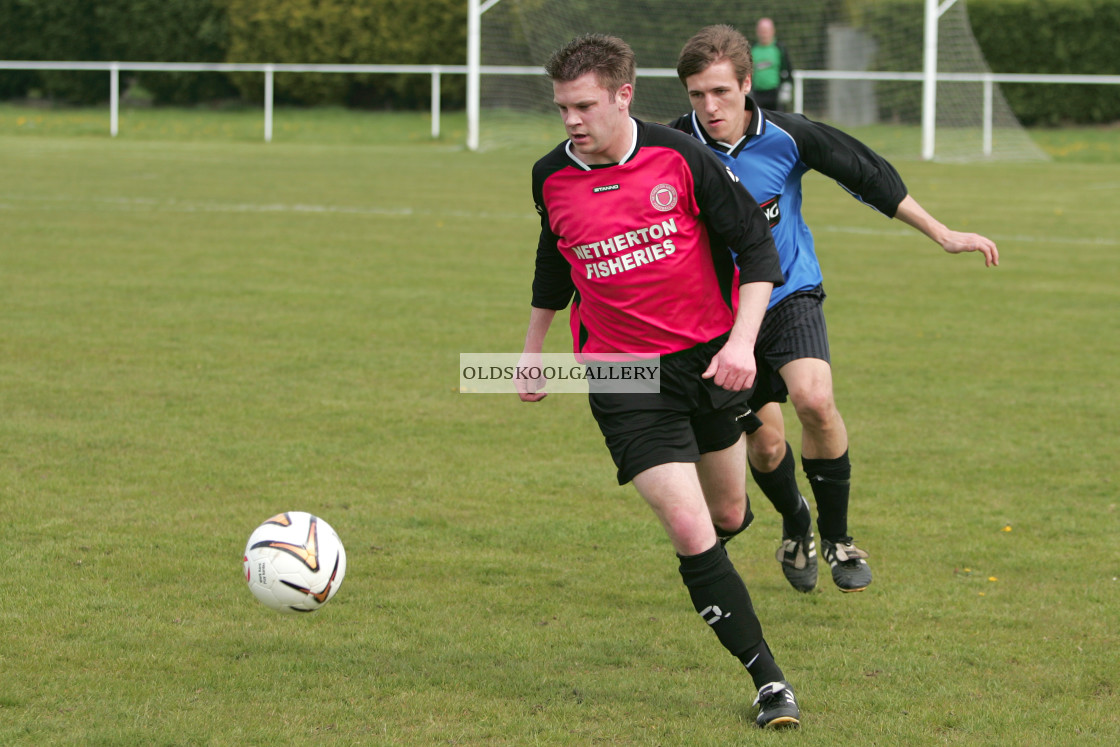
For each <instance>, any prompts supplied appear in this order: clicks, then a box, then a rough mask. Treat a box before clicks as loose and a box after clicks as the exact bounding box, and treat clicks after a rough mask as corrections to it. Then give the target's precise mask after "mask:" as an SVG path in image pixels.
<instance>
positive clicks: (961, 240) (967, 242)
mask: <svg viewBox="0 0 1120 747" xmlns="http://www.w3.org/2000/svg"><path fill="white" fill-rule="evenodd" d="M941 246H942V248H943V249H944V250H945V251H947V252H949V254H961V253H962V252H980V253H981V254H983V255H984V266H985V267H994V266H997V265H999V249H997V248H996V242H994V241H992V240H991V239H989V238H988V237H986V236H981V235H980V234H978V233H961V232H960V231H949V233H948V235H946V236H945V238H944V239H942V241H941Z"/></svg>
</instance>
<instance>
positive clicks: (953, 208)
mask: <svg viewBox="0 0 1120 747" xmlns="http://www.w3.org/2000/svg"><path fill="white" fill-rule="evenodd" d="M21 111H22V110H15V109H13V108H11V107H7V108H3V107H0V507H2V508H3V514H4V518H5V520H6V525H7V527H8V528H7V529H6V530H5V539H4V540H3V543H2V546H3V548H4V557H5V558H6V560H7V562H8V568H9V571H8V575H9V578H10V580H12V581H13V583H12V584H11V585H9V589H8V593H7V594H6V595H5V599H6V603H5V604H4V605H3V606H2V607H0V668H2V671H3V672H4V680H5V686H4V688H3V692H2V693H0V743H3V744H20V745H43V744H74V745H152V744H160V745H188V744H189V745H194V744H215V745H226V744H231V745H232V744H269V743H278V744H294V743H323V744H347V745H349V744H369V745H423V744H433V745H434V744H459V745H467V744H470V745H482V744H485V745H527V744H544V745H582V744H597V743H609V744H633V745H689V746H690V747H693V746H697V745H700V746H704V745H712V746H713V747H714V746H716V745H726V744H778V743H783V744H788V743H792V742H794V741H796V742H799V743H802V744H814V745H816V744H826V743H831V744H873V745H1012V744H1013V745H1024V746H1025V745H1069V744H1093V745H1097V744H1099V745H1112V744H1116V743H1117V742H1118V741H1120V646H1118V643H1120V641H1118V635H1117V620H1118V619H1120V580H1118V577H1120V553H1118V551H1117V549H1116V547H1117V545H1116V535H1117V529H1118V527H1120V513H1118V508H1117V504H1118V494H1120V487H1118V483H1117V478H1116V474H1115V472H1116V470H1115V468H1116V464H1117V454H1120V429H1118V428H1117V422H1120V391H1118V389H1117V385H1116V366H1117V363H1118V361H1120V237H1118V236H1117V232H1116V219H1115V213H1114V210H1115V203H1116V201H1117V198H1118V197H1120V157H1116V158H1108V157H1103V156H1097V157H1095V158H1093V159H1084V160H1086V161H1090V160H1091V161H1092V162H1077V160H1078V159H1077V155H1076V154H1077V153H1090V152H1093V150H1094V148H1095V147H1096V146H1095V145H1093V144H1092V143H1094V142H1095V143H1104V144H1107V143H1111V145H1110V147H1111V151H1110V152H1111V153H1113V154H1115V153H1116V152H1117V151H1116V147H1115V142H1114V141H1115V139H1116V136H1115V131H1103V130H1102V131H1095V132H1094V133H1087V134H1085V138H1086V142H1087V143H1089V144H1087V145H1085V147H1084V148H1081V149H1079V150H1073V151H1070V153H1067V154H1066V156H1062V155H1061V154H1059V153H1055V155H1056V157H1057V160H1056V161H1055V162H1053V163H1032V164H981V165H971V166H967V165H952V166H950V165H939V164H927V163H918V162H903V163H899V164H898V165H899V167H900V170H901V171H902V173H903V176H904V177H905V178H906V180H907V183H908V186H909V187H910V190H911V193H912V194H914V195H915V197H917V199H918V200H919V201H921V202H922V203H923V204H924V205H925V206H926V207H927V208H929V209H930V210H931V211H932V212H934V213H935V214H937V215H938V216H939V217H941V218H942V219H943V220H945V221H946V222H947V223H949V224H951V225H953V226H955V227H959V228H962V229H967V230H975V231H979V232H982V233H985V234H987V235H989V236H991V237H993V238H994V239H996V241H997V242H998V244H999V247H1000V252H1001V257H1002V259H1001V266H1000V267H999V268H998V269H985V268H984V267H983V263H982V261H980V260H979V258H978V257H976V256H959V257H951V256H948V255H945V254H944V253H943V252H941V251H940V249H938V248H937V247H936V246H935V245H934V244H932V243H931V242H929V241H928V240H926V239H924V238H922V237H920V236H918V235H917V234H916V233H914V232H912V231H910V230H909V229H907V228H906V227H905V226H902V225H901V224H898V223H895V222H891V221H888V220H886V219H884V218H882V217H881V216H879V215H877V214H875V213H873V212H872V211H870V210H867V209H865V208H863V207H861V206H859V205H858V204H856V203H855V202H854V201H853V200H852V199H851V198H850V197H848V196H847V195H846V194H845V193H844V192H843V191H842V190H840V189H839V188H837V187H836V186H835V185H834V184H832V183H831V182H829V181H827V180H825V179H823V178H819V177H814V178H811V179H809V180H807V182H806V212H807V214H808V215H809V218H810V223H811V224H812V225H813V226H814V230H815V234H816V237H817V242H818V249H819V253H820V255H821V257H822V262H823V264H824V270H825V277H826V287H827V289H828V291H829V293H830V298H829V301H828V303H827V304H826V309H827V312H828V314H829V324H830V333H831V337H832V343H833V353H834V365H835V369H836V378H837V397H838V401H839V404H840V408H841V411H842V412H843V413H844V415H845V419H846V421H847V423H848V426H849V430H850V433H851V438H852V451H851V453H852V459H853V463H854V469H855V473H854V479H855V489H854V493H853V508H852V517H851V520H852V528H853V530H854V532H855V534H856V537H857V540H858V541H859V544H860V545H861V546H862V547H865V548H867V549H868V550H870V551H871V553H872V558H871V563H872V568H873V569H874V572H875V582H874V584H873V585H872V586H871V587H870V588H869V589H868V590H867V591H866V592H864V593H862V594H856V595H844V594H841V593H839V592H838V591H837V590H836V589H835V588H833V587H832V586H831V583H829V582H827V580H825V578H822V582H823V583H822V586H821V587H820V589H819V590H818V591H817V592H815V593H813V594H809V595H800V594H797V593H795V592H794V591H793V590H792V589H790V588H789V587H788V585H787V584H786V582H785V580H784V579H783V578H782V575H781V573H780V571H779V569H778V566H777V563H775V562H774V559H773V553H774V549H775V547H776V546H777V541H778V536H779V533H780V522H779V519H778V517H777V516H776V514H774V513H773V512H772V511H770V510H769V508H768V507H767V506H765V499H763V498H761V495H760V494H759V493H758V491H757V490H755V491H753V494H754V495H755V496H756V507H758V508H759V509H761V510H759V511H758V513H759V514H760V515H759V518H758V520H757V521H756V524H755V526H754V527H753V528H752V529H751V530H750V531H749V532H748V533H747V534H746V535H744V536H743V537H741V538H740V539H738V540H736V541H735V542H734V543H733V544H732V545H731V546H730V550H731V555H732V557H733V559H734V560H735V562H736V564H737V566H738V567H739V569H740V571H741V572H742V573H743V575H744V576H745V577H746V579H747V581H748V584H749V585H750V588H751V590H752V595H753V598H754V601H755V604H756V607H757V608H758V610H759V613H760V616H761V618H762V620H763V623H764V625H765V626H766V630H767V638H768V640H769V642H770V644H771V646H772V647H773V649H774V651H775V653H776V655H777V656H778V659H779V661H780V663H781V664H782V665H783V667H784V669H785V671H786V673H787V675H788V676H789V677H790V679H791V680H792V682H793V683H794V685H795V687H796V688H797V690H798V694H799V699H800V701H801V705H802V709H803V715H804V722H803V729H802V730H801V732H800V733H797V734H771V733H761V732H759V731H758V730H756V729H755V727H754V726H753V724H752V709H751V708H750V703H751V700H752V699H753V696H754V693H753V691H752V688H751V687H750V682H749V678H748V677H747V676H746V675H745V673H744V672H743V671H742V668H741V666H740V665H739V664H738V663H737V662H736V661H735V660H733V659H732V658H731V657H730V656H728V655H727V654H726V653H725V652H724V650H723V649H722V648H721V647H720V646H719V645H718V642H717V641H716V639H715V637H714V636H713V635H712V634H711V633H710V632H708V631H707V630H706V629H705V628H706V626H705V625H704V624H703V623H702V622H701V621H700V620H699V619H698V618H697V616H696V614H695V613H694V612H693V611H692V609H691V605H690V603H689V601H688V597H687V593H686V592H685V589H684V587H683V586H682V585H681V583H680V580H679V575H678V573H677V569H676V562H675V559H674V558H673V554H672V550H671V548H670V546H669V544H668V542H667V540H666V539H665V538H664V536H663V533H662V531H661V529H660V528H659V526H658V525H657V523H656V521H655V519H654V518H653V516H652V514H651V513H650V512H649V510H648V509H647V508H645V507H644V505H643V504H642V502H641V500H640V499H639V498H638V496H637V494H636V493H635V492H634V491H633V489H632V488H630V487H626V488H618V487H617V486H615V485H614V484H613V466H612V465H611V463H610V459H609V457H608V455H607V452H606V450H605V448H604V447H603V445H602V442H601V437H600V436H599V433H598V430H597V428H596V426H595V424H594V422H593V420H592V418H591V416H590V414H589V413H588V412H587V405H586V402H585V401H584V400H583V399H582V398H580V397H578V396H562V395H556V396H553V397H550V398H549V399H547V400H546V401H544V402H542V403H539V404H536V405H526V404H522V403H520V402H518V401H517V400H516V399H515V398H513V397H512V396H511V397H503V396H496V395H467V394H459V393H458V392H457V391H456V387H457V384H458V380H457V373H458V369H457V366H458V355H459V353H460V352H516V351H518V350H519V349H520V345H521V341H522V335H523V334H524V325H525V322H526V321H527V319H528V303H529V283H530V280H531V277H532V260H533V251H534V245H535V234H536V226H537V222H536V218H535V214H534V212H533V209H532V204H531V200H530V198H529V194H528V187H529V166H530V164H531V162H532V160H533V159H534V158H535V157H536V156H538V155H540V153H539V152H538V151H527V150H522V151H518V150H509V151H496V152H492V153H486V154H472V153H467V152H465V151H464V150H463V149H462V147H461V146H460V145H459V143H461V142H462V132H461V120H459V125H458V126H459V128H460V129H459V131H458V132H457V133H456V132H455V131H454V128H455V125H454V123H453V122H449V126H448V128H447V131H446V137H445V138H444V139H443V140H441V141H440V142H436V143H432V142H430V141H428V139H427V137H426V135H427V127H428V125H427V122H426V121H425V120H423V118H421V117H411V118H409V117H404V116H391V117H385V118H382V117H373V116H365V117H361V118H359V117H351V116H349V115H347V114H341V113H339V114H338V116H335V117H332V116H329V114H326V115H324V114H320V115H317V116H318V120H317V121H318V123H319V124H317V125H316V124H315V123H314V122H312V123H311V124H308V125H307V127H308V128H310V129H308V130H303V129H298V130H296V131H293V133H291V134H290V136H287V137H285V136H284V135H283V134H282V133H283V130H281V129H279V128H278V130H277V141H276V142H273V143H272V144H269V145H265V144H263V143H261V142H259V140H258V137H259V129H258V130H257V131H256V133H255V134H253V133H252V132H250V129H251V127H254V126H257V127H259V120H257V119H255V118H253V123H252V124H250V123H248V122H247V121H246V120H243V119H239V117H245V116H246V115H244V114H243V113H233V114H228V113H216V112H204V113H199V114H198V115H197V116H198V119H197V121H196V124H195V125H190V126H186V125H184V127H186V131H184V132H174V131H171V130H169V131H168V132H166V133H165V134H158V135H157V134H154V133H153V132H152V131H149V133H148V135H146V136H140V135H139V134H137V133H136V131H134V130H129V129H127V128H126V127H125V122H124V119H125V118H124V117H122V136H121V137H119V138H117V139H116V140H111V139H109V138H108V136H107V117H105V118H104V119H99V120H98V123H99V124H98V127H99V128H103V129H100V130H99V129H98V128H94V127H92V126H91V127H90V129H89V130H88V131H85V130H75V129H73V128H70V129H68V128H67V127H66V126H61V125H59V126H55V124H50V125H48V124H46V120H44V123H43V124H42V125H41V127H40V131H39V132H29V131H26V130H25V129H23V130H21V129H18V128H17V127H15V126H14V121H15V118H18V117H19V116H28V113H27V112H26V111H23V112H22V113H21ZM77 114H80V112H79V113H75V115H77ZM98 116H99V117H103V116H104V114H103V113H102V114H99V115H98ZM130 116H133V115H130ZM152 116H153V117H157V118H158V117H163V116H164V114H161V113H159V112H154V113H153V114H152ZM191 116H192V117H193V116H195V114H192V115H191ZM254 116H255V115H254ZM289 116H291V118H292V120H293V122H295V121H297V120H298V121H299V122H304V121H305V120H300V119H298V118H296V117H295V115H289ZM309 116H311V115H309ZM172 119H173V117H167V119H164V120H163V121H164V122H165V124H166V125H167V126H168V127H170V126H171V120H172ZM153 121H154V120H153ZM152 126H154V125H152ZM227 127H228V128H230V132H232V133H234V134H233V135H231V136H224V135H222V134H221V133H222V132H224V131H225V129H226V128H227ZM316 127H318V128H320V129H318V130H317V129H316ZM355 127H357V128H358V132H357V137H356V139H350V138H351V135H353V133H354V128H355ZM192 128H194V129H192ZM198 128H213V130H212V132H213V133H214V135H213V136H209V132H206V133H201V132H199V131H198ZM238 128H243V130H244V131H245V132H250V134H249V135H246V136H244V137H242V136H240V135H238V134H236V133H238V132H241V131H242V130H239V129H238ZM316 134H318V135H319V137H318V139H317V138H316ZM1047 135H1049V136H1051V137H1053V138H1058V137H1061V138H1065V137H1067V135H1068V136H1070V137H1072V135H1070V134H1069V133H1064V134H1063V133H1060V132H1053V133H1042V134H1040V138H1045V137H1047ZM1110 136H1111V138H1112V140H1111V141H1110V140H1109V137H1110ZM557 139H559V132H558V133H557ZM1063 147H1070V146H1069V144H1068V143H1067V144H1066V146H1063ZM1106 150H1107V148H1101V151H1102V152H1104V151H1106ZM567 345H568V341H567V339H566V337H565V329H564V325H560V324H557V325H556V328H555V329H554V330H553V333H552V336H551V338H550V346H551V348H552V349H554V350H563V349H566V347H567ZM789 425H790V430H791V432H792V433H793V434H794V435H796V424H795V423H794V422H790V424H789ZM795 443H796V440H795ZM795 450H796V449H795ZM797 451H799V450H797ZM802 486H803V490H807V489H808V486H807V485H806V484H805V483H804V481H802ZM282 510H306V511H311V512H314V513H319V514H321V515H322V516H323V517H324V518H326V519H327V520H328V521H330V522H331V524H333V525H334V527H335V528H336V529H338V531H339V533H340V534H341V536H342V538H343V540H344V541H345V543H346V547H347V550H348V553H349V570H348V573H347V577H346V580H345V582H344V584H343V586H342V588H341V590H340V591H339V593H338V595H337V597H336V598H335V599H334V600H333V601H332V602H331V603H330V604H329V605H328V606H327V607H326V608H324V609H323V610H321V611H319V612H317V613H315V614H314V615H310V616H282V615H279V614H277V613H274V612H271V611H270V610H268V609H266V608H265V607H263V606H262V605H260V604H259V603H257V602H256V601H255V600H254V599H253V598H252V596H251V595H250V593H249V591H248V590H247V589H246V588H245V584H244V581H243V577H242V575H241V552H242V549H243V547H244V543H245V540H246V539H247V538H248V535H249V533H250V531H251V530H252V529H253V528H254V527H255V526H256V525H257V524H258V523H259V522H260V521H262V520H264V519H265V518H267V517H268V516H270V515H272V514H274V513H276V512H278V511H282ZM826 575H827V574H826Z"/></svg>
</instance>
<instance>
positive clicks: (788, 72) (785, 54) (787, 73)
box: [778, 44, 793, 83]
mask: <svg viewBox="0 0 1120 747" xmlns="http://www.w3.org/2000/svg"><path fill="white" fill-rule="evenodd" d="M778 51H779V52H780V53H781V55H782V62H781V66H780V67H779V71H778V77H779V78H781V81H782V82H783V83H792V82H793V60H791V59H790V58H789V51H787V50H786V48H785V47H784V46H782V45H781V44H779V45H778Z"/></svg>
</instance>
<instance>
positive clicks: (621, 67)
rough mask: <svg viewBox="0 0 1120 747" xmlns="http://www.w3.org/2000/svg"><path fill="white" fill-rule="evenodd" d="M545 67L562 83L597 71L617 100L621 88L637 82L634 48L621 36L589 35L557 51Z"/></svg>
mask: <svg viewBox="0 0 1120 747" xmlns="http://www.w3.org/2000/svg"><path fill="white" fill-rule="evenodd" d="M544 70H545V72H546V73H547V74H548V77H549V78H550V79H552V80H553V81H559V82H562V83H567V82H570V81H573V80H575V79H576V78H579V77H582V76H584V75H586V74H587V73H595V76H596V78H597V79H598V81H599V85H600V86H602V87H603V88H605V89H607V91H608V92H609V93H610V96H611V98H612V99H613V98H614V95H615V94H616V93H618V89H619V88H622V86H624V85H626V84H627V83H629V84H630V85H631V86H633V85H634V77H635V72H634V70H635V63H634V50H633V49H631V48H630V45H629V44H627V43H626V42H624V41H622V39H619V38H618V37H615V36H607V35H606V34H586V35H584V36H579V37H576V38H575V39H572V40H571V41H570V42H568V43H567V44H566V45H564V46H563V47H562V48H560V49H558V50H556V51H555V52H553V53H552V57H550V58H549V59H548V62H547V63H545V66H544Z"/></svg>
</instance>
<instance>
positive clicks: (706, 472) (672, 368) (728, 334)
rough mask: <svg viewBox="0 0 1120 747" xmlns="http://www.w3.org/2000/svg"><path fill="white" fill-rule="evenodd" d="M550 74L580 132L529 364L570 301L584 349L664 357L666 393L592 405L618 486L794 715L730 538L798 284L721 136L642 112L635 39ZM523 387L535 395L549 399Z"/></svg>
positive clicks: (714, 620) (558, 182)
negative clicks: (731, 166)
mask: <svg viewBox="0 0 1120 747" xmlns="http://www.w3.org/2000/svg"><path fill="white" fill-rule="evenodd" d="M545 69H546V71H547V73H548V75H549V77H550V78H551V80H552V82H553V93H554V102H555V104H556V106H557V108H558V110H559V112H560V116H561V119H562V120H563V122H564V127H565V130H566V131H567V135H568V139H567V140H566V141H565V142H563V143H561V144H560V145H558V146H557V147H556V148H555V149H554V150H553V151H552V152H551V153H549V154H548V155H546V156H545V157H544V158H542V159H541V160H540V161H538V162H537V163H536V165H535V166H534V167H533V199H534V202H535V203H536V207H537V210H538V212H539V213H540V215H541V232H540V239H539V242H538V246H537V257H536V269H535V274H534V278H533V301H532V310H531V314H530V319H529V325H528V330H527V333H526V336H525V347H524V351H523V353H522V359H521V361H522V364H523V366H525V367H532V366H533V365H534V364H535V363H536V362H538V361H539V360H540V356H541V352H542V349H543V344H544V338H545V335H546V333H547V332H548V329H549V327H550V326H551V323H552V321H553V318H554V317H555V315H556V312H557V311H558V310H560V309H563V308H565V307H567V306H568V305H569V303H570V304H571V312H570V315H571V328H572V339H573V344H574V347H575V352H576V354H577V356H579V357H580V358H581V359H582V360H584V361H588V362H595V361H614V360H618V359H619V358H620V357H621V358H628V357H638V358H646V357H658V358H659V360H660V391H658V392H655V393H653V392H647V393H618V392H597V391H595V390H594V389H593V390H592V392H591V394H590V396H589V402H590V405H591V411H592V413H593V415H594V416H595V419H596V421H597V422H598V424H599V428H600V430H601V431H602V433H603V436H604V438H605V440H606V445H607V447H608V449H609V450H610V452H611V456H612V457H613V459H614V462H615V465H616V466H617V468H618V481H619V484H624V483H626V482H631V481H632V482H633V483H634V486H635V487H636V488H637V490H638V492H639V493H640V494H641V496H642V497H643V498H644V499H645V500H646V502H647V503H648V504H649V506H650V507H651V508H652V509H653V512H654V514H656V515H657V517H658V519H660V521H661V523H662V525H663V527H664V529H665V531H666V533H667V534H668V536H669V539H670V541H671V542H672V545H673V548H674V550H675V551H676V553H677V556H678V559H679V562H680V573H681V577H682V580H683V581H684V584H685V586H686V587H687V589H688V592H689V595H690V596H691V599H692V602H693V606H694V607H695V609H696V611H697V612H698V613H699V614H700V616H701V618H702V619H703V620H704V622H705V623H707V624H708V625H709V626H710V627H711V628H712V630H713V631H714V632H715V633H716V635H717V637H718V638H719V640H720V642H721V643H722V644H723V645H724V646H725V647H726V648H727V649H728V651H730V652H731V653H732V654H733V655H735V656H736V657H737V658H738V659H739V660H740V661H741V662H742V663H743V665H744V666H745V667H746V669H747V671H748V672H749V674H750V675H751V677H752V679H753V681H754V685H755V687H757V688H758V690H759V696H758V698H757V699H756V701H755V702H756V704H757V705H758V706H759V711H758V714H757V717H756V722H757V724H758V725H759V726H761V727H771V728H777V727H796V726H797V725H798V724H799V720H800V711H799V709H798V706H797V702H796V700H795V698H794V694H793V690H792V688H791V687H790V685H789V683H788V682H787V681H786V678H785V675H784V674H783V673H782V670H781V669H780V668H779V667H778V665H777V663H776V662H775V661H774V657H773V655H772V654H771V651H770V648H769V647H768V646H767V643H766V641H765V639H764V638H763V634H762V626H761V624H760V623H759V620H758V617H757V615H756V614H755V611H754V608H753V605H752V603H751V599H750V595H749V594H748V592H747V587H746V585H745V584H744V582H743V580H742V578H741V577H740V576H739V574H738V572H737V571H736V570H735V567H734V565H733V564H732V563H731V560H730V559H729V558H728V556H727V552H726V551H725V550H724V547H723V542H722V541H721V540H725V539H727V538H729V537H731V536H734V535H735V534H737V533H738V532H740V531H742V530H743V529H744V528H746V526H747V525H748V524H749V523H750V520H751V518H752V517H751V514H750V509H749V506H748V505H746V502H745V501H744V495H745V493H746V466H745V457H746V445H745V437H744V431H748V432H749V431H750V430H752V429H754V428H757V427H758V425H760V421H757V420H756V419H755V416H754V414H753V413H752V412H751V410H750V408H749V404H748V402H749V397H750V393H751V390H752V388H753V386H754V379H755V374H756V367H755V360H754V345H755V338H756V336H757V332H758V328H759V324H760V323H761V321H762V317H763V314H764V313H765V310H766V305H767V301H768V299H769V296H770V293H771V291H772V290H773V287H774V286H775V285H781V283H782V282H783V277H782V273H781V269H780V265H779V263H778V256H777V252H776V250H775V248H774V243H773V239H772V237H771V235H770V231H769V227H768V225H767V220H766V218H765V216H764V215H763V213H762V211H761V209H760V208H759V207H758V204H757V203H756V202H755V201H754V199H753V198H752V197H751V196H750V194H749V193H748V192H747V191H746V190H745V189H742V188H741V187H740V186H739V184H738V183H737V182H738V179H737V177H735V176H734V175H733V174H732V173H731V172H730V171H729V170H728V169H726V168H725V167H724V166H723V165H722V164H720V163H719V161H718V159H716V158H715V157H714V156H713V155H712V154H711V153H710V152H709V150H708V149H707V147H706V146H705V145H703V144H702V143H700V142H698V141H697V140H695V139H694V138H690V137H688V136H687V135H684V134H683V133H680V132H677V131H674V130H671V129H669V128H666V127H663V126H660V125H656V124H646V123H644V122H641V121H638V120H636V119H634V118H633V117H631V116H630V103H631V101H632V99H633V95H634V71H635V64H634V53H633V51H632V50H631V49H630V47H629V46H628V45H627V44H626V43H625V42H623V41H622V40H620V39H617V38H614V37H609V36H603V35H589V36H584V37H580V38H578V39H575V40H573V41H572V42H570V43H569V44H568V45H567V46H565V47H564V48H562V49H560V50H558V51H557V52H556V53H555V54H554V55H553V56H552V58H551V59H550V60H549V62H548V64H547V65H546V66H545ZM736 297H737V305H736ZM516 383H517V386H518V393H519V396H520V397H521V399H522V400H524V401H526V402H538V401H540V400H541V399H543V398H544V397H545V396H546V394H545V392H543V391H541V386H540V382H537V381H532V380H527V379H520V380H518V381H517V382H516Z"/></svg>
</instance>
